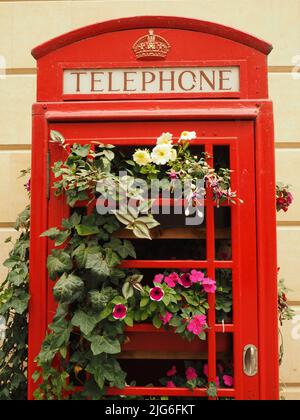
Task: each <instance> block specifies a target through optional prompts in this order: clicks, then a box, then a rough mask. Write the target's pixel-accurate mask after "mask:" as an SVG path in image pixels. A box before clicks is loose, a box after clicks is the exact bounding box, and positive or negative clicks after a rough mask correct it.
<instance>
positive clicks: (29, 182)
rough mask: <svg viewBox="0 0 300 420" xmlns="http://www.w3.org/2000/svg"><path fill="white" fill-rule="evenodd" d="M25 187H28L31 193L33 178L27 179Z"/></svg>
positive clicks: (27, 189)
mask: <svg viewBox="0 0 300 420" xmlns="http://www.w3.org/2000/svg"><path fill="white" fill-rule="evenodd" d="M24 187H25V188H26V191H27V192H28V193H30V191H31V178H29V180H28V181H27V183H26V184H25V185H24Z"/></svg>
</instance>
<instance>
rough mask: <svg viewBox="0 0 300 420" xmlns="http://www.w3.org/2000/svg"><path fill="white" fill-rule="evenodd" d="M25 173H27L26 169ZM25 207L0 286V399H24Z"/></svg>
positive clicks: (25, 397)
mask: <svg viewBox="0 0 300 420" xmlns="http://www.w3.org/2000/svg"><path fill="white" fill-rule="evenodd" d="M26 173H27V172H26ZM29 217H30V208H29V206H28V207H26V209H25V210H24V211H23V212H22V213H21V214H20V215H19V216H18V219H17V222H16V226H15V228H16V230H18V231H19V233H20V235H19V237H18V239H17V240H16V242H15V243H13V242H12V240H11V238H9V240H7V243H12V245H13V248H12V250H11V252H10V254H9V258H8V259H7V260H6V261H5V262H4V265H5V267H7V268H8V269H9V272H8V275H7V277H6V280H5V281H4V283H2V285H1V287H0V317H3V321H5V325H6V329H5V330H4V331H3V332H4V333H5V339H4V341H3V343H2V345H1V339H0V400H26V399H27V368H26V359H27V335H28V332H27V329H28V325H27V309H28V301H29V294H28V284H29Z"/></svg>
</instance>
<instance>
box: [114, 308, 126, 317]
mask: <svg viewBox="0 0 300 420" xmlns="http://www.w3.org/2000/svg"><path fill="white" fill-rule="evenodd" d="M126 315H127V307H126V306H125V305H116V306H115V307H114V310H113V317H114V318H115V319H119V320H122V319H124V318H126Z"/></svg>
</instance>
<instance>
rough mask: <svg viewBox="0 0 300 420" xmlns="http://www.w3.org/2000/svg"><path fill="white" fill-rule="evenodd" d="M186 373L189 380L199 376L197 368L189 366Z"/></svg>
mask: <svg viewBox="0 0 300 420" xmlns="http://www.w3.org/2000/svg"><path fill="white" fill-rule="evenodd" d="M185 375H186V379H187V380H188V381H193V380H194V379H197V378H198V375H197V372H196V370H195V369H194V368H192V367H189V368H187V370H186V371H185Z"/></svg>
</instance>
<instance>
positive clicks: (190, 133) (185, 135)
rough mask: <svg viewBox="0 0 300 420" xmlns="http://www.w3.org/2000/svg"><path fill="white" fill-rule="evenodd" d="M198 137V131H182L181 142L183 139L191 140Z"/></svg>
mask: <svg viewBox="0 0 300 420" xmlns="http://www.w3.org/2000/svg"><path fill="white" fill-rule="evenodd" d="M196 138H197V134H196V131H183V132H182V133H181V136H180V139H179V143H180V142H182V141H191V140H195V139H196Z"/></svg>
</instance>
